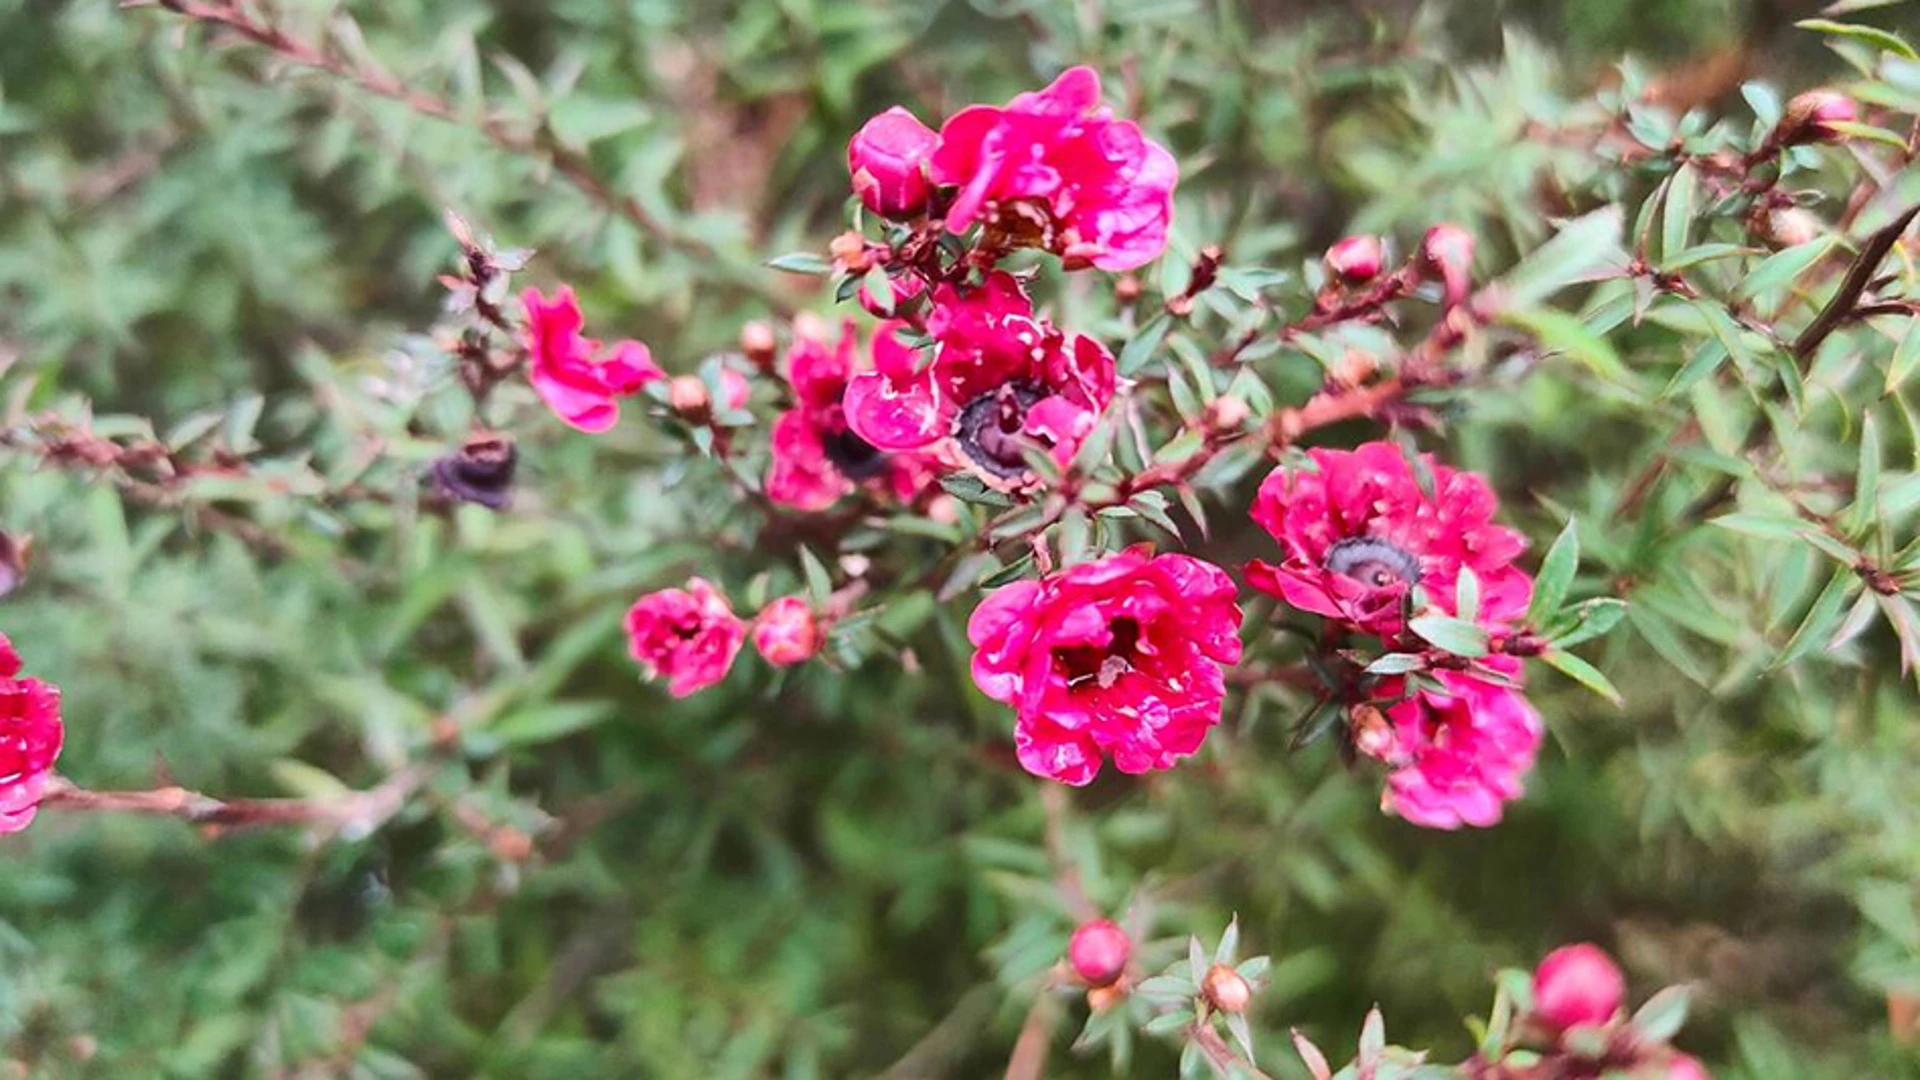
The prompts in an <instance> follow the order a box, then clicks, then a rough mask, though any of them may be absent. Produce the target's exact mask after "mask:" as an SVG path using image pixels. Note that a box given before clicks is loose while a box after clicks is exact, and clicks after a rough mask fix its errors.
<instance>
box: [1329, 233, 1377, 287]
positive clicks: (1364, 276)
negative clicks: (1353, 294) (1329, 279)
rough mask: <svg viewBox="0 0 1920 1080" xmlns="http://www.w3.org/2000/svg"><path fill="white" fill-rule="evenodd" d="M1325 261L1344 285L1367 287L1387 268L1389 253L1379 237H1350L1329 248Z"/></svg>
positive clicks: (1334, 275)
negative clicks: (1367, 284)
mask: <svg viewBox="0 0 1920 1080" xmlns="http://www.w3.org/2000/svg"><path fill="white" fill-rule="evenodd" d="M1324 261H1325V262H1326V266H1327V273H1329V274H1331V275H1333V277H1335V278H1336V279H1338V280H1339V281H1340V282H1341V283H1342V284H1346V285H1365V284H1366V283H1367V282H1369V281H1372V280H1373V279H1374V278H1377V277H1379V276H1380V272H1381V271H1382V270H1383V269H1385V268H1386V265H1387V252H1386V248H1385V247H1384V246H1383V245H1382V244H1381V243H1380V238H1379V237H1377V236H1349V237H1346V238H1344V239H1342V240H1340V241H1339V242H1338V243H1335V244H1334V245H1333V246H1332V247H1330V248H1328V249H1327V254H1326V257H1325V260H1324Z"/></svg>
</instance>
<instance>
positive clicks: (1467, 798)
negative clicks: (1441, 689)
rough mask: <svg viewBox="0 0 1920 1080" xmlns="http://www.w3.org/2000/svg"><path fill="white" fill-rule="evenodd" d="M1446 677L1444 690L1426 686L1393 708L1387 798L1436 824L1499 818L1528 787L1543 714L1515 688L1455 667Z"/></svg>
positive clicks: (1405, 813) (1397, 809)
mask: <svg viewBox="0 0 1920 1080" xmlns="http://www.w3.org/2000/svg"><path fill="white" fill-rule="evenodd" d="M1502 659H1504V658H1502ZM1507 662H1508V663H1512V661H1510V660H1508V661H1507ZM1516 666H1517V665H1516ZM1439 679H1440V682H1441V683H1442V685H1444V686H1445V687H1446V692H1445V693H1444V694H1443V693H1437V692H1434V691H1421V692H1419V693H1417V694H1414V695H1413V696H1412V697H1409V698H1407V699H1406V700H1404V701H1401V702H1399V703H1398V704H1396V705H1394V706H1392V707H1391V708H1389V709H1388V710H1387V718H1388V720H1389V721H1391V724H1392V740H1391V742H1390V743H1389V744H1387V745H1386V746H1385V747H1383V748H1381V749H1380V750H1379V751H1377V752H1376V754H1375V755H1374V756H1378V757H1380V758H1381V759H1382V760H1384V761H1386V762H1387V763H1388V764H1389V765H1390V766H1392V772H1390V773H1389V774H1388V775H1387V787H1386V793H1385V795H1384V797H1383V799H1382V802H1383V804H1384V805H1385V806H1386V807H1387V808H1389V809H1391V810H1392V811H1393V812H1394V813H1397V814H1399V815H1400V816H1401V817H1403V818H1405V819H1406V820H1407V821H1409V822H1411V823H1413V824H1415V825H1419V826H1422V827H1424V828H1429V829H1457V828H1459V827H1460V826H1462V825H1474V826H1480V827H1485V826H1488V825H1493V824H1496V823H1497V822H1499V820H1500V818H1501V815H1502V813H1503V812H1504V810H1505V807H1506V804H1507V803H1509V802H1512V801H1513V800H1515V799H1517V798H1519V797H1520V796H1521V795H1522V794H1523V793H1524V792H1525V790H1526V788H1525V783H1524V779H1525V777H1526V775H1527V773H1528V772H1529V771H1530V770H1531V769H1532V768H1533V761H1534V757H1535V756H1536V755H1537V754H1538V753H1539V750H1540V740H1541V737H1542V735H1543V734H1544V731H1545V729H1544V726H1543V725H1542V724H1541V722H1540V714H1539V713H1537V712H1535V711H1534V709H1533V706H1532V705H1530V704H1528V703H1527V699H1526V698H1525V697H1523V696H1521V694H1520V691H1518V690H1516V689H1514V688H1512V687H1507V686H1499V685H1496V684H1494V683H1491V682H1488V681H1486V680H1484V679H1478V678H1474V677H1472V676H1468V675H1462V674H1458V673H1455V672H1442V673H1440V675H1439Z"/></svg>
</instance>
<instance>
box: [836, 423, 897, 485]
mask: <svg viewBox="0 0 1920 1080" xmlns="http://www.w3.org/2000/svg"><path fill="white" fill-rule="evenodd" d="M820 447H821V450H822V451H823V452H824V453H825V454H826V456H827V460H828V461H830V462H832V463H833V467H834V468H836V469H838V470H840V475H841V476H844V477H846V478H847V479H849V480H853V481H856V482H857V481H860V480H868V479H871V478H873V477H875V476H878V475H880V474H881V473H882V472H884V471H885V470H886V467H887V455H885V454H883V453H881V452H880V448H879V447H877V446H875V445H873V444H872V443H870V442H868V441H867V440H865V439H863V438H861V437H860V436H858V435H855V434H854V433H853V429H852V428H847V427H842V428H841V429H840V430H838V431H823V432H821V433H820Z"/></svg>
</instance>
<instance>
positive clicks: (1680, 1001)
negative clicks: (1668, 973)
mask: <svg viewBox="0 0 1920 1080" xmlns="http://www.w3.org/2000/svg"><path fill="white" fill-rule="evenodd" d="M1692 996H1693V994H1692V992H1691V991H1690V990H1689V989H1688V988H1687V987H1684V986H1669V987H1667V988H1666V989H1664V990H1661V991H1659V992H1658V993H1656V994H1654V995H1653V996H1652V997H1650V998H1648V999H1647V1003H1646V1004H1645V1005H1642V1006H1640V1008H1639V1010H1638V1011H1636V1012H1635V1013H1634V1014H1633V1029H1634V1031H1635V1032H1637V1033H1638V1034H1639V1036H1640V1038H1641V1039H1643V1040H1645V1041H1646V1042H1647V1043H1649V1044H1653V1045H1658V1044H1660V1043H1664V1042H1667V1041H1669V1040H1670V1039H1672V1038H1673V1037H1674V1036H1675V1035H1678V1034H1680V1028H1681V1027H1682V1026H1684V1025H1685V1024H1686V1022H1687V1006H1688V1005H1689V1004H1690V1002H1691V998H1692Z"/></svg>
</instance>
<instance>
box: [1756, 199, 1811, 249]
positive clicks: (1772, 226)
mask: <svg viewBox="0 0 1920 1080" xmlns="http://www.w3.org/2000/svg"><path fill="white" fill-rule="evenodd" d="M1755 231H1757V232H1758V233H1759V234H1760V238H1761V239H1762V240H1765V241H1767V242H1768V243H1770V244H1774V245H1777V246H1779V247H1783V248H1788V247H1799V246H1800V245H1801V244H1811V243H1813V242H1814V241H1815V240H1818V239H1820V234H1821V233H1822V232H1823V231H1825V225H1824V224H1823V223H1822V222H1821V221H1820V215H1818V214H1816V213H1814V212H1813V211H1811V210H1807V209H1805V208H1803V207H1798V206H1785V207H1781V208H1780V209H1778V210H1768V211H1764V216H1763V217H1761V219H1760V228H1759V229H1757V230H1755Z"/></svg>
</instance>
